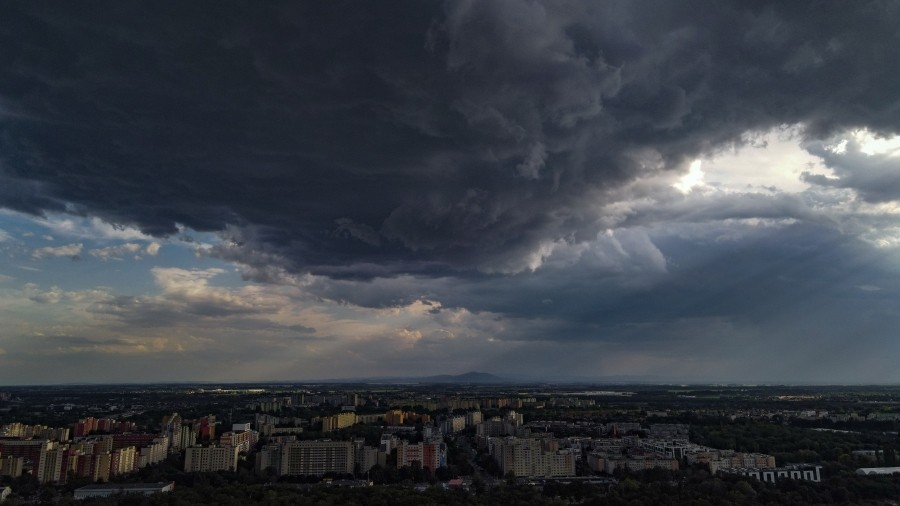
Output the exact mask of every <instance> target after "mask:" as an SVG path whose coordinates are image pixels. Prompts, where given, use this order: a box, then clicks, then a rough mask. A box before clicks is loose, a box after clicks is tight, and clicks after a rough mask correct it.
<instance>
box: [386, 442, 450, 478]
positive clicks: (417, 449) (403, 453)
mask: <svg viewBox="0 0 900 506" xmlns="http://www.w3.org/2000/svg"><path fill="white" fill-rule="evenodd" d="M414 462H418V463H419V465H421V466H422V467H423V468H425V469H430V470H431V471H435V470H436V469H437V468H439V467H441V466H443V465H446V463H447V445H446V444H444V443H443V442H437V441H434V442H427V443H416V444H412V443H408V442H406V441H403V442H401V443H400V446H398V447H397V467H403V466H412V465H413V463H414Z"/></svg>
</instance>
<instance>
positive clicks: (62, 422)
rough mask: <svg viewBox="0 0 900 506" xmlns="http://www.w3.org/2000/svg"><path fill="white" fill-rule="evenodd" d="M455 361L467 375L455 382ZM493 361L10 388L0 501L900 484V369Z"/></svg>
mask: <svg viewBox="0 0 900 506" xmlns="http://www.w3.org/2000/svg"><path fill="white" fill-rule="evenodd" d="M459 378H467V379H470V380H472V381H470V382H462V381H460V382H453V380H454V379H457V380H458V379H459ZM491 378H492V377H491V376H490V375H484V374H477V373H476V374H471V375H466V376H461V377H447V378H442V382H437V381H436V382H433V383H422V382H409V383H382V384H372V383H340V384H337V383H333V384H288V383H284V384H163V385H89V386H74V385H72V386H41V387H5V388H3V389H2V391H0V480H2V481H0V491H2V500H3V502H4V505H7V504H67V503H72V502H74V501H79V502H80V501H84V502H85V503H97V504H118V503H121V502H123V501H126V502H129V503H136V504H157V503H159V502H158V501H159V500H160V499H158V498H160V497H162V498H165V499H164V502H162V503H164V504H172V503H184V504H193V503H198V502H199V503H210V504H224V502H222V501H224V500H225V499H223V498H222V497H220V496H221V494H226V495H227V498H228V500H227V501H232V500H233V501H238V502H245V501H252V502H260V503H266V502H270V503H276V502H277V501H278V500H287V501H303V500H304V499H305V500H310V501H313V500H319V499H322V498H323V497H326V496H327V497H331V498H332V499H334V500H339V501H347V502H353V501H356V500H359V498H360V497H365V498H367V499H366V501H365V502H366V503H368V504H379V503H384V504H390V503H392V501H395V500H398V498H401V497H403V498H406V499H405V500H409V501H418V503H419V504H427V503H434V504H444V503H458V504H500V503H509V504H516V503H518V504H521V503H522V502H517V501H525V502H528V503H534V504H557V503H564V504H571V503H583V502H586V501H593V502H591V503H592V504H594V503H596V504H619V503H629V504H632V503H634V502H632V501H638V503H641V504H644V503H646V504H650V503H652V502H653V501H656V500H660V501H662V502H656V503H657V504H662V503H666V501H669V502H671V503H682V502H691V501H693V500H695V499H698V500H699V499H704V500H707V501H710V503H715V504H726V503H729V504H760V503H771V504H780V503H785V504H788V503H792V502H791V501H794V502H793V504H796V503H797V501H800V502H801V503H808V502H813V503H848V502H851V503H857V504H860V503H863V504H864V503H872V504H882V502H880V501H886V500H896V499H897V498H898V497H900V482H898V475H896V474H895V473H897V472H900V464H898V453H897V451H898V449H900V436H898V429H900V387H891V386H871V387H860V386H856V387H839V386H834V387H825V386H816V387H802V386H708V385H706V386H702V385H697V386H689V385H587V384H581V385H526V384H515V385H512V384H503V383H496V382H492V381H491ZM216 497H219V499H216ZM516 498H518V499H516ZM142 501H143V502H142ZM153 501H157V502H153ZM227 501H226V502H227ZM640 501H644V502H640Z"/></svg>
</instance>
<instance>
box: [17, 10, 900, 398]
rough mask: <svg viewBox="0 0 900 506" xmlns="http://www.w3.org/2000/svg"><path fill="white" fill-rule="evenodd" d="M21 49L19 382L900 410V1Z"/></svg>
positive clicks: (296, 17) (83, 33)
mask: <svg viewBox="0 0 900 506" xmlns="http://www.w3.org/2000/svg"><path fill="white" fill-rule="evenodd" d="M0 19H2V20H3V21H2V22H0V48H2V50H0V385H2V384H47V383H79V382H91V383H96V382H151V381H152V382H157V381H267V380H278V381H282V380H296V381H303V380H317V379H333V378H358V377H379V376H412V377H414V376H427V375H432V374H459V373H464V372H466V371H473V370H475V371H484V372H490V373H493V374H496V375H498V376H502V377H507V378H518V379H533V380H542V381H543V380H571V381H575V380H589V379H603V378H605V379H612V380H623V379H641V380H652V381H660V382H702V383H717V382H727V383H897V382H900V368H898V367H897V357H898V356H900V297H898V296H900V202H898V201H900V77H898V74H897V69H898V68H900V40H898V39H900V3H897V2H886V1H865V0H859V1H854V2H850V3H847V2H829V1H815V2H807V1H792V2H782V1H772V2H766V1H743V2H738V1H719V0H715V1H713V0H706V1H690V0H688V1H682V2H669V1H662V0H660V1H641V0H636V1H631V0H629V1H604V2H587V1H586V2H577V1H571V2H567V1H558V2H557V1H547V2H539V1H528V0H523V1H518V0H496V1H475V0H472V1H465V0H461V1H448V2H435V1H425V0H415V1H395V0H389V1H385V2H346V1H339V0H337V1H329V2H296V1H284V2H279V1H273V2H264V3H260V2H241V1H217V2H170V3H165V2H164V3H159V2H111V1H99V2H92V3H89V4H84V3H73V2H63V1H59V2H5V3H2V4H0Z"/></svg>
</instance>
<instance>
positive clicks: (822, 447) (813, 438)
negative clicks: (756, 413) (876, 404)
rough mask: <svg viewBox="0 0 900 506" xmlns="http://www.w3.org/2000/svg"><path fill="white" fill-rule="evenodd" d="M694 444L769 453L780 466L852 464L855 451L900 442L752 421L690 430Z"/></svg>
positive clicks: (872, 435)
mask: <svg viewBox="0 0 900 506" xmlns="http://www.w3.org/2000/svg"><path fill="white" fill-rule="evenodd" d="M691 441H693V442H696V443H699V444H703V445H707V446H712V447H714V448H729V449H734V450H737V451H740V452H760V453H768V454H771V455H774V456H775V458H776V460H777V462H778V464H779V465H781V464H786V463H791V462H820V461H834V462H844V463H847V464H850V463H852V459H851V457H850V456H851V452H852V451H854V450H893V449H895V448H896V447H897V442H898V440H897V436H896V435H890V434H883V433H876V432H859V433H856V432H831V431H816V430H812V429H808V428H800V427H792V426H790V425H782V424H775V423H768V422H760V421H751V420H742V421H737V422H731V423H721V424H719V425H706V426H691ZM885 454H886V455H892V452H891V451H885ZM888 458H890V457H888ZM892 463H893V462H886V463H885V464H886V465H891V464H892Z"/></svg>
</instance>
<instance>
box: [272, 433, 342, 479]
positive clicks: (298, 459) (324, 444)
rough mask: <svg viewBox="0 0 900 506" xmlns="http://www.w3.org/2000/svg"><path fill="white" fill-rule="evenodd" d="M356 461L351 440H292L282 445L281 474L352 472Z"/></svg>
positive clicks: (315, 474) (314, 474)
mask: <svg viewBox="0 0 900 506" xmlns="http://www.w3.org/2000/svg"><path fill="white" fill-rule="evenodd" d="M354 462H355V459H354V454H353V443H352V442H350V441H328V440H325V441H292V442H289V443H284V445H282V447H281V468H280V472H279V474H280V475H292V476H301V475H313V476H321V475H323V474H326V473H343V474H350V473H352V472H353V464H354Z"/></svg>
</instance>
